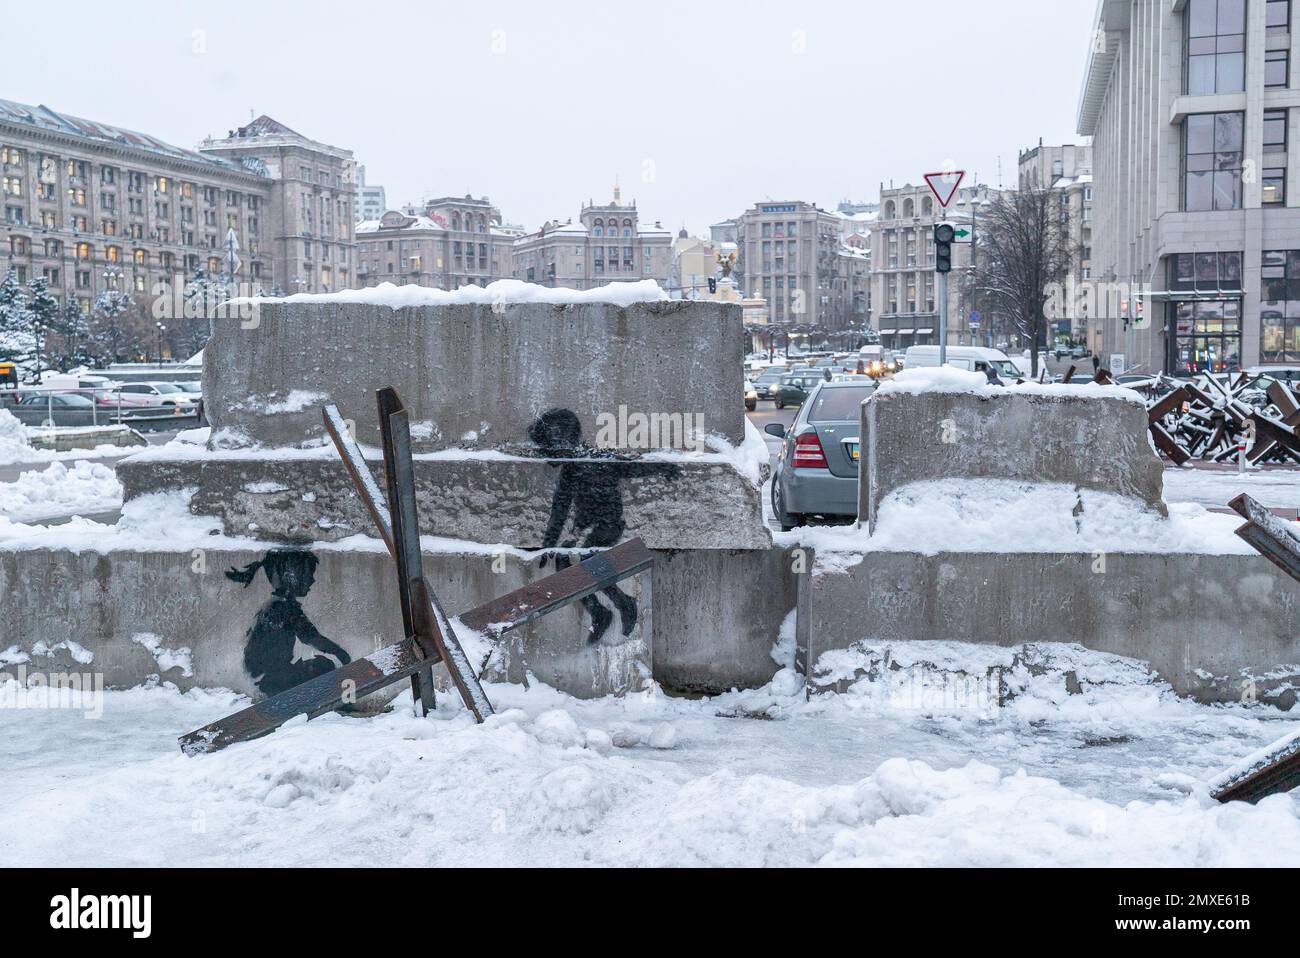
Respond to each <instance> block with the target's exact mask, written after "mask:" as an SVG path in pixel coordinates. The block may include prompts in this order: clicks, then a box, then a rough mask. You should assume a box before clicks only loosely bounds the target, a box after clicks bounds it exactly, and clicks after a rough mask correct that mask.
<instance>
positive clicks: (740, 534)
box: [117, 450, 772, 550]
mask: <svg viewBox="0 0 1300 958" xmlns="http://www.w3.org/2000/svg"><path fill="white" fill-rule="evenodd" d="M370 466H371V471H372V472H373V473H374V474H375V475H377V476H382V475H383V463H382V462H372V463H371V464H370ZM414 466H415V488H416V500H417V505H418V508H419V512H420V529H421V532H422V533H423V534H424V535H426V536H436V537H440V538H445V539H454V540H464V541H468V542H475V543H481V544H485V545H496V544H505V545H507V546H512V547H516V548H520V549H530V550H536V549H543V548H550V547H553V546H556V545H559V546H562V547H563V546H566V545H575V546H577V547H593V548H596V547H607V546H613V545H616V544H618V543H619V542H623V541H626V540H628V539H633V538H638V537H639V538H641V539H643V540H644V541H645V543H646V545H647V546H649V547H650V548H652V549H759V550H765V549H767V548H769V547H770V546H771V542H772V538H771V533H770V532H769V531H768V529H767V528H766V526H765V525H764V523H763V505H762V496H761V491H760V487H759V485H758V484H756V483H755V482H754V481H753V479H752V477H749V476H745V475H743V474H742V473H740V472H739V471H737V469H736V468H735V467H734V466H733V465H732V463H731V462H730V461H726V460H724V459H721V458H710V457H707V456H705V457H702V458H700V459H687V458H669V459H664V460H645V459H642V460H619V459H602V460H595V459H592V460H566V461H564V462H563V463H557V462H554V461H551V460H547V459H524V458H518V457H510V458H507V457H504V456H501V455H499V454H497V455H494V454H482V455H471V456H463V455H456V456H452V457H444V456H441V455H433V456H423V457H417V458H416V459H415V462H414ZM117 474H118V477H119V479H120V480H121V481H122V483H123V487H124V489H125V495H126V499H127V500H128V501H131V500H135V499H139V498H140V497H142V496H147V495H151V494H154V493H166V492H171V491H174V490H177V489H193V490H195V491H194V493H193V495H192V496H191V497H190V505H189V508H190V511H191V512H192V513H193V514H194V515H199V516H214V517H217V518H219V519H220V520H221V522H222V525H223V528H224V530H225V532H226V534H227V535H232V536H253V537H255V538H258V539H265V540H270V541H279V542H295V543H306V542H314V541H315V542H337V541H339V540H342V539H347V538H349V537H351V536H356V535H366V536H373V535H374V534H375V532H374V523H373V522H372V521H371V519H370V516H369V513H367V511H366V509H365V506H364V505H363V504H362V502H361V500H360V499H359V498H358V497H357V495H356V490H355V487H354V486H353V484H352V480H351V479H350V478H349V476H348V474H347V472H346V470H345V469H344V468H343V464H342V462H340V461H339V459H338V458H337V455H336V454H334V453H333V451H332V450H316V451H313V452H311V453H308V454H301V455H287V456H286V455H258V454H249V453H209V454H206V455H201V456H182V457H178V458H170V459H169V458H167V457H166V455H165V453H163V452H161V451H160V452H159V453H156V454H145V455H144V456H142V457H140V458H138V459H132V460H128V461H125V462H122V463H120V464H119V465H118V469H117Z"/></svg>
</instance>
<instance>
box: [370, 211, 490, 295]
mask: <svg viewBox="0 0 1300 958" xmlns="http://www.w3.org/2000/svg"><path fill="white" fill-rule="evenodd" d="M515 236H516V234H515V232H514V231H513V230H510V229H508V228H504V227H502V225H501V211H500V210H498V209H497V208H496V207H495V206H493V205H492V203H491V201H490V200H489V199H488V198H487V197H486V196H485V197H482V198H475V197H473V196H463V197H454V196H443V197H438V198H436V199H432V200H428V201H427V202H426V204H425V206H424V209H423V210H422V211H420V212H418V213H413V212H409V211H408V212H402V211H398V210H388V211H386V212H385V213H384V214H383V215H382V216H380V217H379V218H378V219H374V220H366V221H364V222H361V223H358V224H357V227H356V242H357V281H358V284H359V285H360V286H378V285H379V284H380V283H394V284H397V285H399V286H400V285H418V286H428V287H432V288H436V289H447V290H451V289H459V288H460V287H461V286H486V285H488V284H489V283H491V282H494V281H496V280H498V279H506V278H509V276H510V275H511V270H512V258H511V256H512V254H511V248H512V246H513V244H514V241H515Z"/></svg>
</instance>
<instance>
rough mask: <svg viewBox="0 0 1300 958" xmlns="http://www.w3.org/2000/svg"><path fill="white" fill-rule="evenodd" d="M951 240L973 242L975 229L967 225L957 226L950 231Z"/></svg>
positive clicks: (967, 243) (968, 243)
mask: <svg viewBox="0 0 1300 958" xmlns="http://www.w3.org/2000/svg"><path fill="white" fill-rule="evenodd" d="M952 241H953V242H954V243H965V244H966V245H968V246H969V245H970V244H971V243H973V242H975V231H974V230H973V229H971V228H970V227H969V226H957V227H954V229H953V231H952Z"/></svg>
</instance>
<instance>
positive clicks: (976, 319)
mask: <svg viewBox="0 0 1300 958" xmlns="http://www.w3.org/2000/svg"><path fill="white" fill-rule="evenodd" d="M966 325H967V326H969V327H970V328H971V329H979V328H980V314H979V310H977V309H972V310H971V311H970V319H968V320H967V321H966Z"/></svg>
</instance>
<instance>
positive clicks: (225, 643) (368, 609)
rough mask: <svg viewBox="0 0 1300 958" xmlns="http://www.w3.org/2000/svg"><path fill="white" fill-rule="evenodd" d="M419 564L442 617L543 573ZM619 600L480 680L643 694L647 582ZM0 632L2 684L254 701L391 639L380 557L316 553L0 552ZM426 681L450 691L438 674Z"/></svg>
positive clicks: (560, 615)
mask: <svg viewBox="0 0 1300 958" xmlns="http://www.w3.org/2000/svg"><path fill="white" fill-rule="evenodd" d="M424 561H425V571H426V574H427V575H428V577H429V580H430V582H431V584H432V585H433V587H434V590H435V591H436V592H437V594H438V596H439V599H440V601H441V602H442V604H443V606H444V608H445V609H446V610H447V612H448V614H449V615H455V614H457V613H460V612H466V611H468V610H470V609H472V608H475V607H477V606H479V605H481V604H483V603H485V602H487V601H489V600H491V599H493V598H496V597H498V596H500V595H504V594H506V593H508V592H511V591H513V590H515V589H518V588H521V587H523V586H524V585H526V584H528V583H530V582H534V581H537V580H539V579H541V578H544V577H545V576H547V575H550V574H551V573H552V572H553V571H554V568H553V567H548V568H541V567H540V566H539V563H538V562H537V561H536V560H532V559H528V558H525V557H521V556H518V555H515V554H510V553H507V554H504V555H502V556H500V557H494V556H491V555H487V554H457V553H426V554H425V558H424ZM618 588H619V589H620V590H621V591H622V594H623V596H624V597H625V598H624V599H623V600H622V601H623V602H624V604H625V606H627V610H625V611H627V612H628V614H627V615H624V614H622V613H621V612H614V614H612V616H611V621H610V622H609V623H608V625H607V627H606V628H605V629H603V630H602V631H601V633H600V635H599V636H594V635H593V632H592V626H593V622H592V618H591V616H590V615H589V613H588V611H587V609H586V608H584V606H583V605H581V604H575V605H572V606H569V607H567V608H564V609H561V610H559V611H557V612H554V613H552V614H551V615H549V616H546V617H544V618H542V619H538V620H536V621H535V622H532V623H530V624H528V625H526V626H524V627H523V628H521V629H519V630H517V631H515V632H513V633H511V634H510V635H508V636H507V637H506V638H505V639H503V640H502V641H501V642H500V643H498V644H497V646H496V650H495V652H494V653H493V656H492V658H491V659H490V660H489V664H488V668H487V670H486V672H485V673H484V674H485V677H486V678H487V679H488V680H489V681H494V680H506V681H511V682H525V681H527V680H528V677H529V676H532V677H534V678H535V679H536V680H538V681H541V682H544V683H546V684H548V685H551V686H553V687H555V688H558V689H560V690H561V691H564V692H567V693H569V694H571V695H574V696H576V697H579V698H596V697H601V696H605V695H618V694H626V693H628V692H631V691H636V690H640V689H642V688H643V687H644V686H645V685H646V684H647V682H648V679H649V677H650V675H651V674H652V670H653V661H652V658H651V656H652V648H653V643H652V639H651V636H652V633H653V628H654V626H653V613H652V606H651V602H650V590H651V580H650V576H649V575H641V576H636V577H634V578H632V579H628V580H625V581H624V582H622V583H620V584H619V586H618ZM605 601H606V605H607V606H608V605H609V604H610V602H609V600H605ZM0 619H2V620H3V621H4V622H5V623H6V629H5V640H4V643H3V645H4V648H0V653H3V654H4V655H3V659H0V671H5V672H9V673H10V674H13V673H14V669H15V668H16V667H18V666H20V665H21V666H25V667H26V668H27V669H28V670H30V671H34V672H49V671H66V670H72V671H77V672H94V673H97V674H100V675H102V676H103V681H104V684H105V685H106V686H107V687H110V688H122V687H131V686H135V685H138V684H140V683H142V682H144V681H145V680H146V679H147V678H148V677H149V676H150V675H151V674H155V675H158V676H159V677H160V678H161V679H163V680H165V681H169V682H173V683H175V684H176V685H178V686H180V687H181V688H191V687H207V688H229V689H233V690H235V691H238V692H242V693H245V694H247V695H250V696H253V697H254V698H261V697H264V696H267V695H271V694H275V693H276V692H279V691H283V689H284V688H289V687H292V686H293V685H297V684H299V683H300V682H302V681H305V680H306V679H307V678H310V677H311V675H312V672H313V670H315V669H322V670H325V671H328V670H329V669H330V668H333V667H335V666H336V664H338V663H339V661H340V660H339V658H338V657H337V653H338V652H339V651H340V650H341V651H342V652H343V653H344V654H346V655H347V656H348V657H351V658H356V657H359V656H363V655H367V654H369V653H370V652H373V651H375V650H377V649H379V648H382V647H383V646H386V645H390V644H392V643H393V642H397V641H399V640H400V639H401V637H402V618H401V612H400V609H399V606H398V593H397V574H396V571H395V567H394V565H393V562H392V560H391V559H390V558H389V557H388V554H387V553H386V552H355V551H340V550H330V549H316V550H311V549H280V550H276V549H268V550H265V551H258V552H254V551H238V550H211V551H205V550H198V551H197V552H195V551H192V550H187V551H177V552H133V551H115V552H109V553H96V552H94V551H91V550H89V549H87V550H83V551H81V552H78V553H74V552H71V551H67V550H45V549H24V550H19V551H0ZM469 637H470V638H471V639H472V638H473V637H472V634H470V635H469ZM69 640H72V642H74V643H75V644H76V648H75V649H74V648H73V647H72V646H71V645H69ZM475 649H479V650H480V651H482V650H484V649H486V646H482V647H480V646H478V645H475V644H471V643H470V642H467V651H468V652H470V654H471V656H474V655H475ZM85 653H89V655H90V658H89V659H86V657H85ZM77 656H80V658H77ZM331 656H333V657H331ZM480 661H481V656H479V657H478V658H476V659H475V661H474V665H475V667H476V668H477V667H478V666H479V664H480ZM437 677H438V678H440V679H441V680H442V681H443V682H444V688H448V687H449V686H447V685H446V684H445V683H446V680H447V676H446V674H445V670H444V669H441V668H440V669H438V670H437ZM451 694H453V695H454V694H455V693H454V692H452V693H451Z"/></svg>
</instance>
